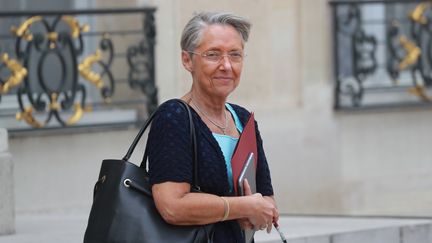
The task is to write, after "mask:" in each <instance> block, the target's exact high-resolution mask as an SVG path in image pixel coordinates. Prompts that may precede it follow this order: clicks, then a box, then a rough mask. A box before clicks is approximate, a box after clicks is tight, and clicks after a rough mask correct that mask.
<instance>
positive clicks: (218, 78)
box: [213, 77, 233, 82]
mask: <svg viewBox="0 0 432 243" xmlns="http://www.w3.org/2000/svg"><path fill="white" fill-rule="evenodd" d="M213 79H216V80H219V81H225V82H229V81H232V80H233V78H232V77H214V78H213Z"/></svg>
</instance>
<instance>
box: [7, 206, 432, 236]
mask: <svg viewBox="0 0 432 243" xmlns="http://www.w3.org/2000/svg"><path fill="white" fill-rule="evenodd" d="M86 223H87V214H84V213H57V214H19V215H17V217H16V234H14V235H8V236H0V243H79V242H82V239H83V234H84V231H85V227H86ZM280 225H281V228H282V230H283V231H284V232H285V236H286V238H287V239H288V242H289V243H432V220H409V219H376V218H335V217H333V218H329V217H287V216H285V217H281V220H280ZM400 237H402V238H400ZM255 239H256V242H257V243H276V242H281V240H280V238H279V236H278V234H277V232H276V231H275V230H273V231H272V232H271V233H270V234H267V233H265V232H263V231H261V232H258V233H257V234H256V237H255Z"/></svg>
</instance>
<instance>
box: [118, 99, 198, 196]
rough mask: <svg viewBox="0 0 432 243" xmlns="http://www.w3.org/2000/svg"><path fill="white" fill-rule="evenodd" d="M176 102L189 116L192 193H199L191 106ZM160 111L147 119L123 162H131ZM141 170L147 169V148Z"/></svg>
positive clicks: (181, 101) (178, 100)
mask: <svg viewBox="0 0 432 243" xmlns="http://www.w3.org/2000/svg"><path fill="white" fill-rule="evenodd" d="M174 100H175V101H177V102H179V104H181V105H182V106H184V108H186V111H187V114H188V120H189V134H190V140H191V145H192V159H193V178H192V187H191V191H194V192H199V191H200V187H199V182H198V154H197V142H196V133H195V126H194V122H193V117H192V112H191V110H190V108H189V105H188V104H187V103H186V102H185V101H183V100H181V99H174ZM157 111H158V110H156V111H155V112H153V113H152V114H151V115H150V117H149V118H148V119H147V121H146V122H145V124H144V125H143V126H142V128H141V130H140V131H139V132H138V134H137V135H136V137H135V139H134V141H133V142H132V144H131V146H130V147H129V150H128V151H127V153H126V155H125V156H124V157H123V159H122V160H123V161H129V159H130V157H131V156H132V153H133V152H134V150H135V148H136V146H137V145H138V142H139V141H140V140H141V137H142V135H143V134H144V132H145V131H146V130H147V127H148V126H149V125H150V124H151V122H152V120H153V118H154V117H155V114H156V113H157ZM140 167H141V168H144V169H146V168H147V146H146V149H145V152H144V156H143V160H142V161H141V165H140Z"/></svg>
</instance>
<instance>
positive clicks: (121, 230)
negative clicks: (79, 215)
mask: <svg viewBox="0 0 432 243" xmlns="http://www.w3.org/2000/svg"><path fill="white" fill-rule="evenodd" d="M178 101H179V103H180V104H182V105H183V106H184V107H185V109H186V110H187V113H188V116H189V126H190V136H191V143H192V155H193V163H194V166H193V169H194V171H193V185H192V187H191V191H194V192H199V191H200V188H199V183H198V175H197V173H198V160H197V144H196V136H195V127H194V123H193V119H192V115H191V111H190V108H189V106H188V105H187V104H186V103H185V102H184V101H182V100H178ZM156 112H157V111H156ZM156 112H154V113H153V114H152V115H151V116H150V117H149V119H148V120H147V122H146V123H145V124H144V126H143V127H142V128H141V130H140V131H139V133H138V135H137V136H136V137H135V139H134V141H133V142H132V144H131V146H130V147H129V150H128V152H127V153H126V155H125V156H124V157H123V159H122V160H118V159H106V160H103V162H102V167H101V170H100V173H99V180H98V181H97V182H96V185H95V188H94V195H93V205H92V208H91V211H90V216H89V220H88V225H87V229H86V232H85V235H84V243H102V242H103V243H120V242H121V243H164V242H166V243H168V242H169V243H172V242H176V243H211V242H213V240H212V238H213V226H214V224H209V225H197V226H176V225H171V224H168V223H166V222H165V221H164V220H163V218H162V217H161V216H160V214H159V212H158V211H157V209H156V206H155V204H154V201H153V197H152V192H151V185H150V182H149V174H148V172H147V170H146V161H147V155H146V154H147V153H144V158H143V161H142V163H141V165H140V166H137V165H135V164H133V163H130V162H129V161H128V160H129V158H130V157H131V155H132V153H133V151H134V149H135V147H136V146H137V144H138V142H139V141H140V139H141V137H142V135H143V133H144V131H145V130H146V129H147V127H148V126H149V125H150V123H151V121H152V120H153V118H154V116H155V113H156Z"/></svg>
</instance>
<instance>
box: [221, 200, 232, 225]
mask: <svg viewBox="0 0 432 243" xmlns="http://www.w3.org/2000/svg"><path fill="white" fill-rule="evenodd" d="M220 198H221V199H222V201H223V202H224V215H223V218H222V219H221V221H225V220H227V219H228V216H229V213H230V206H229V202H228V200H227V199H226V198H225V197H220Z"/></svg>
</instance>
